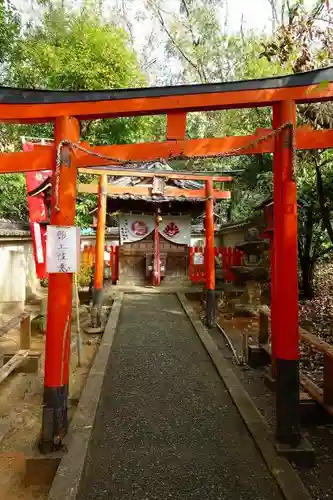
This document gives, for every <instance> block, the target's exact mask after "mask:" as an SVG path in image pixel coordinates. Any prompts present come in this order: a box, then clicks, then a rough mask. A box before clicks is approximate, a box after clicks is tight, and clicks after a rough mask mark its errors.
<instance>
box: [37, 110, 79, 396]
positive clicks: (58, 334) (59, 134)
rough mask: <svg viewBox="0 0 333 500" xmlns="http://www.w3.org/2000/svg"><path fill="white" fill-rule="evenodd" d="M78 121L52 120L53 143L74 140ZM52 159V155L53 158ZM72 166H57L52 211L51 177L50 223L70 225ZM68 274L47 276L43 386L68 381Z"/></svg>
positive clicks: (73, 198) (73, 192) (73, 191)
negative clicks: (53, 121) (53, 122)
mask: <svg viewBox="0 0 333 500" xmlns="http://www.w3.org/2000/svg"><path fill="white" fill-rule="evenodd" d="M79 135H80V128H79V123H78V121H77V120H76V119H75V118H71V117H67V116H65V117H61V118H59V119H57V120H56V124H55V140H56V143H58V142H60V141H62V140H63V139H64V138H65V137H67V138H69V139H70V140H72V141H77V140H78V139H79ZM53 161H54V162H55V157H54V160H53ZM76 174H77V169H76V167H75V166H74V165H70V166H66V167H63V168H61V171H60V180H59V206H60V210H59V212H58V211H57V210H56V208H55V205H56V198H55V193H56V182H55V178H54V179H53V185H52V198H51V224H52V225H55V226H73V225H74V218H75V205H76V176H77V175H76ZM72 279H73V275H72V274H65V273H57V274H50V275H49V286H48V302H47V327H46V330H47V334H46V340H45V381H44V384H45V387H62V386H64V385H66V384H68V381H69V353H70V340H71V317H72Z"/></svg>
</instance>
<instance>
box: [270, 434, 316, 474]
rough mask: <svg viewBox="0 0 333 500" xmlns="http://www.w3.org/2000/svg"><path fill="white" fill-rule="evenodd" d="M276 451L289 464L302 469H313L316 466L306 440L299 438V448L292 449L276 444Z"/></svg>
mask: <svg viewBox="0 0 333 500" xmlns="http://www.w3.org/2000/svg"><path fill="white" fill-rule="evenodd" d="M275 448H276V451H277V453H278V455H281V456H283V457H285V458H287V459H288V460H290V461H291V462H294V463H295V464H296V465H298V466H302V467H314V466H315V465H316V454H315V451H314V449H313V447H312V445H311V443H309V441H308V440H307V439H305V438H304V437H302V438H301V442H300V444H299V446H297V447H296V448H293V447H292V446H290V445H288V444H282V443H276V444H275Z"/></svg>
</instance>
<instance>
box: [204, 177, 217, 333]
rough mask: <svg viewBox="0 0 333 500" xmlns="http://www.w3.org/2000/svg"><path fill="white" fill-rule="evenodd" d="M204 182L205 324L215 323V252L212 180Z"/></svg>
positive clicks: (211, 324) (209, 325) (212, 324)
mask: <svg viewBox="0 0 333 500" xmlns="http://www.w3.org/2000/svg"><path fill="white" fill-rule="evenodd" d="M205 183H206V216H205V235H206V251H205V272H206V317H207V325H208V327H209V328H213V327H214V326H215V325H216V295H215V252H214V198H213V180H212V179H208V180H206V181H205Z"/></svg>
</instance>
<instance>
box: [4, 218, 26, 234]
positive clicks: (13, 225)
mask: <svg viewBox="0 0 333 500" xmlns="http://www.w3.org/2000/svg"><path fill="white" fill-rule="evenodd" d="M29 236H30V228H29V226H28V225H27V224H24V223H22V222H18V221H11V220H9V219H0V237H1V238H6V237H7V238H14V237H17V238H25V237H29Z"/></svg>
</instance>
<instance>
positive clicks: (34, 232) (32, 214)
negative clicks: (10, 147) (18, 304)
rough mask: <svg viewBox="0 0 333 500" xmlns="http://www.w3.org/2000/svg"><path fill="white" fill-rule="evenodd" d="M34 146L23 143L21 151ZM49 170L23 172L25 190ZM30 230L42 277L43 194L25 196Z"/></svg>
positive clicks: (43, 268)
mask: <svg viewBox="0 0 333 500" xmlns="http://www.w3.org/2000/svg"><path fill="white" fill-rule="evenodd" d="M33 148H34V144H32V143H24V144H23V151H31V150H32V149H33ZM51 174H52V172H51V171H49V170H45V171H44V172H27V173H26V174H25V178H26V185H27V192H29V191H32V190H33V189H36V188H37V187H38V186H40V185H41V184H42V182H44V181H45V180H46V179H47V178H48V177H49V176H50V175H51ZM27 201H28V210H29V222H30V230H31V236H32V242H33V250H34V258H35V264H36V274H37V276H38V278H39V279H44V278H46V276H47V273H46V265H45V263H46V227H45V225H41V224H40V222H44V221H47V220H48V213H47V207H46V204H45V199H44V195H43V194H39V195H36V196H27Z"/></svg>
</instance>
